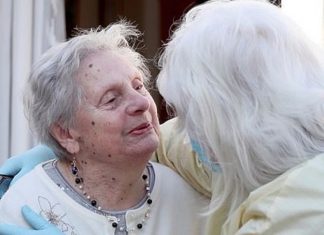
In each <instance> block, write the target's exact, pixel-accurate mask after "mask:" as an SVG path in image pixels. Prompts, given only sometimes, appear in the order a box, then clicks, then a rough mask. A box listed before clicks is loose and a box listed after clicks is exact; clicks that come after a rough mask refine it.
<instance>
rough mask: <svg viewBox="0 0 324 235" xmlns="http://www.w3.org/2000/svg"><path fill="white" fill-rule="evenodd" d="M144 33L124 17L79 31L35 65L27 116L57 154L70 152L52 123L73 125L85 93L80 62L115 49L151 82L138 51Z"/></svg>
mask: <svg viewBox="0 0 324 235" xmlns="http://www.w3.org/2000/svg"><path fill="white" fill-rule="evenodd" d="M140 35H141V33H140V32H139V31H138V30H137V29H136V27H135V26H134V25H132V24H130V23H128V22H126V21H124V20H122V21H120V22H116V23H114V24H111V25H109V26H107V27H105V28H101V27H99V28H96V29H89V30H79V33H78V35H77V36H75V37H73V38H71V39H70V40H68V41H67V42H63V43H61V44H58V45H56V46H54V47H52V48H51V49H49V50H48V51H46V52H45V53H44V54H43V55H42V56H41V58H40V59H39V60H38V61H37V62H36V63H35V65H34V66H33V68H32V72H31V75H30V77H29V79H28V81H27V85H26V91H25V97H24V104H25V111H26V115H27V118H28V120H29V122H30V125H31V128H32V130H33V131H34V132H35V133H36V135H37V137H38V139H39V141H40V142H41V143H43V144H46V145H48V146H49V147H50V148H51V149H52V150H53V151H54V152H55V154H56V155H57V156H59V157H64V156H66V155H67V154H68V153H67V152H66V150H65V149H64V148H63V147H62V146H61V145H60V144H58V143H57V141H56V139H55V138H54V137H53V136H52V135H51V131H50V128H51V125H52V124H54V123H56V122H58V123H60V124H61V125H62V127H63V128H69V127H73V125H74V119H75V113H76V111H77V110H78V108H79V106H80V105H81V103H82V101H83V98H84V94H83V92H82V89H81V87H80V84H79V82H78V81H77V79H75V75H76V72H77V71H78V69H79V66H80V63H81V61H82V60H83V59H84V58H86V57H87V56H88V55H90V54H92V53H96V52H98V51H102V50H108V51H112V52H114V53H117V54H118V55H121V56H123V57H125V58H126V59H127V60H128V61H129V62H130V63H131V64H133V65H134V66H135V67H136V68H138V70H139V71H140V73H142V75H143V79H144V80H145V82H148V80H149V77H150V73H149V70H148V68H147V66H146V60H145V59H144V57H143V56H142V55H141V54H139V53H137V52H136V50H135V49H136V48H135V46H136V45H137V44H136V43H137V42H139V41H138V39H139V37H140Z"/></svg>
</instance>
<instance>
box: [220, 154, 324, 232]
mask: <svg viewBox="0 0 324 235" xmlns="http://www.w3.org/2000/svg"><path fill="white" fill-rule="evenodd" d="M323 165H324V156H323V155H321V156H318V157H316V158H314V159H312V160H310V161H307V162H304V163H302V164H300V165H299V166H297V167H295V168H293V169H292V170H290V171H287V172H286V173H284V174H283V175H281V176H279V177H278V178H276V179H275V180H273V181H272V182H270V183H268V184H266V185H264V186H261V187H260V188H257V189H256V190H254V191H253V192H252V193H250V196H249V197H248V198H247V199H246V200H245V201H244V202H243V203H242V204H241V205H240V207H239V208H238V209H237V210H236V211H235V212H234V213H233V214H232V215H230V216H229V218H228V220H227V221H226V223H225V224H224V225H223V230H222V235H232V234H235V235H247V234H249V235H260V234H262V235H272V234H278V235H286V234H297V235H301V234H321V233H322V232H323V231H324V223H323V220H324V206H323V205H324V187H322V185H323V183H322V182H323Z"/></svg>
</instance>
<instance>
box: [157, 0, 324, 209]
mask: <svg viewBox="0 0 324 235" xmlns="http://www.w3.org/2000/svg"><path fill="white" fill-rule="evenodd" d="M323 55H324V52H323V50H322V49H321V48H319V47H318V46H316V45H315V44H313V43H312V42H311V41H310V40H309V39H308V38H306V37H305V35H304V34H303V33H302V31H301V30H300V29H299V27H298V26H297V25H296V24H295V23H294V22H293V21H292V20H291V19H289V18H288V17H287V16H286V15H285V14H284V13H283V12H282V11H281V10H280V8H278V7H276V6H274V5H272V4H270V3H269V2H266V1H260V0H259V1H256V0H254V1H253V0H234V1H209V2H207V3H205V4H202V5H199V6H197V7H195V8H193V9H192V10H190V11H189V12H188V13H187V14H186V15H185V17H184V18H183V20H182V22H181V24H180V25H179V26H178V28H177V29H176V30H175V32H174V33H173V36H172V37H171V40H170V41H169V42H168V43H167V44H166V46H165V50H164V52H163V54H162V56H161V58H160V65H161V67H162V69H161V73H160V74H159V77H158V81H157V84H158V88H159V91H160V93H161V94H162V96H163V97H164V99H165V100H166V102H167V103H168V104H169V105H171V106H173V107H174V108H175V109H176V113H177V115H178V117H179V119H180V121H181V122H182V123H183V126H184V128H185V130H186V131H187V133H188V134H189V136H190V137H191V138H194V139H195V140H196V141H199V142H200V144H201V145H202V146H203V149H204V151H205V153H206V154H207V155H208V156H209V157H210V158H211V159H210V160H211V161H217V162H218V163H219V164H220V166H221V169H222V174H221V176H220V174H218V173H215V176H216V178H217V180H216V181H215V182H216V183H215V184H214V185H213V190H214V192H213V200H212V201H213V208H214V209H215V210H216V209H219V208H220V207H221V206H223V205H225V204H227V203H229V205H230V211H233V210H234V209H236V208H237V207H238V205H239V204H240V203H241V202H242V201H243V200H244V199H245V198H246V197H247V196H248V194H249V193H250V192H251V191H252V190H254V189H256V188H258V187H260V186H262V185H264V184H266V183H268V182H270V181H271V180H273V179H275V178H276V177H277V176H279V175H280V174H282V173H284V172H285V171H287V170H288V169H290V168H292V167H294V166H295V165H297V164H299V163H301V162H302V161H304V160H306V159H309V158H311V157H314V156H315V155H316V154H318V153H321V152H323V151H324V58H323ZM229 200H230V201H229ZM228 201H229V202H228Z"/></svg>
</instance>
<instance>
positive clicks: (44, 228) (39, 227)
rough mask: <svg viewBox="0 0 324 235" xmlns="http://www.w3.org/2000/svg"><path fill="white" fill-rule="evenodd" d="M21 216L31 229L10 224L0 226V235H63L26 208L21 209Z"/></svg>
mask: <svg viewBox="0 0 324 235" xmlns="http://www.w3.org/2000/svg"><path fill="white" fill-rule="evenodd" d="M21 212H22V215H23V216H24V218H25V220H26V222H27V223H28V224H29V225H30V226H31V227H32V229H30V228H22V227H19V226H15V225H10V224H0V234H1V235H22V234H23V235H63V234H64V233H62V232H61V231H60V230H59V229H58V228H57V227H55V226H54V225H53V224H51V223H49V222H48V221H47V220H45V219H44V218H43V217H41V216H40V215H38V214H37V213H35V212H34V211H33V210H31V209H30V208H29V207H28V206H23V207H22V209H21Z"/></svg>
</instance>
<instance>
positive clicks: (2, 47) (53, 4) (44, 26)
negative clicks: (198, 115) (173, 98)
mask: <svg viewBox="0 0 324 235" xmlns="http://www.w3.org/2000/svg"><path fill="white" fill-rule="evenodd" d="M203 2H205V1H204V0H91V1H90V0H0V30H1V34H0V52H1V53H0V66H1V68H0V110H1V115H0V164H1V163H2V162H3V161H5V159H7V158H8V157H9V156H12V155H15V154H18V153H21V152H23V151H25V150H26V149H28V148H31V147H32V146H34V145H35V144H36V143H35V140H34V139H33V138H32V136H31V133H30V131H29V128H28V125H27V121H26V119H25V117H24V114H23V106H22V89H23V86H24V83H25V80H26V79H27V77H28V74H29V72H30V68H31V65H32V63H33V62H34V61H35V60H37V59H38V58H39V56H40V55H41V54H42V53H43V52H44V51H45V50H47V49H48V48H49V47H51V46H53V45H55V44H56V43H58V42H60V41H64V40H66V39H68V38H70V37H72V36H73V34H74V33H75V31H74V29H75V28H76V27H77V28H92V27H98V26H100V25H101V26H106V25H108V24H110V23H112V22H115V21H117V20H119V19H127V20H129V21H131V22H133V23H134V24H136V25H137V26H138V28H139V30H141V31H142V32H143V43H142V45H143V47H141V48H140V50H141V53H142V54H143V55H144V56H145V57H146V58H148V59H149V62H150V64H149V66H150V69H151V72H152V75H153V77H155V76H156V75H157V73H158V69H157V67H156V61H157V56H158V51H159V49H160V48H161V46H162V45H163V43H164V42H167V39H168V37H169V36H170V32H172V25H173V23H174V22H176V21H177V20H179V19H180V18H181V16H182V15H183V14H184V13H185V12H186V11H188V10H189V9H190V8H192V7H193V6H195V5H197V4H201V3H203ZM271 2H272V3H273V4H275V5H278V6H280V7H282V8H283V10H284V11H286V13H287V14H288V15H290V16H291V17H292V18H293V19H294V20H296V22H297V23H298V24H300V25H301V26H302V28H303V29H304V30H305V31H306V33H307V34H308V35H309V36H310V37H311V38H312V39H313V40H314V42H316V43H320V44H322V45H323V44H324V43H323V42H324V40H323V38H324V17H323V15H324V0H272V1H271ZM151 93H152V95H153V97H154V99H155V101H156V103H157V105H158V109H159V110H158V112H159V116H160V120H161V123H163V122H164V121H166V120H167V119H168V118H169V117H168V115H167V113H166V111H165V106H164V104H163V100H162V99H161V97H160V95H159V94H158V92H157V91H156V90H154V89H153V90H151Z"/></svg>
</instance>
